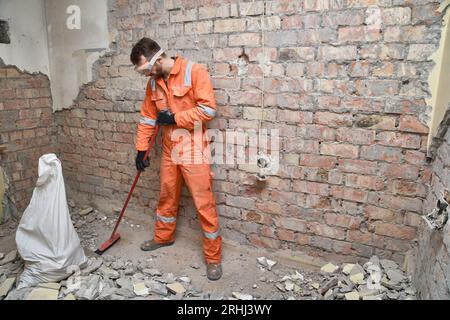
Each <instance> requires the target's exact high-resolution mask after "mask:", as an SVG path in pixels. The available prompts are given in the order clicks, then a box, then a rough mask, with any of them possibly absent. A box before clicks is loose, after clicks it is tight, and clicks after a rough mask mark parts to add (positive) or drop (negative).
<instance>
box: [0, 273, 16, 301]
mask: <svg viewBox="0 0 450 320" xmlns="http://www.w3.org/2000/svg"><path fill="white" fill-rule="evenodd" d="M15 282H16V278H8V279H6V280H5V281H4V282H3V283H2V285H1V286H0V298H3V297H6V296H7V295H8V293H9V291H11V289H12V287H13V286H14V283H15Z"/></svg>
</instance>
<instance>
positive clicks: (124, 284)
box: [116, 278, 133, 290]
mask: <svg viewBox="0 0 450 320" xmlns="http://www.w3.org/2000/svg"><path fill="white" fill-rule="evenodd" d="M116 284H117V285H118V286H119V288H125V289H129V290H133V282H132V281H131V279H129V278H119V279H117V280H116Z"/></svg>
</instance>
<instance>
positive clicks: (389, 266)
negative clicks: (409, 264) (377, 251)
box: [380, 259, 399, 270]
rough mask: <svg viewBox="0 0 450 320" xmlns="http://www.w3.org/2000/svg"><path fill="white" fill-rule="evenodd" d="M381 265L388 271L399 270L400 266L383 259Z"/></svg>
mask: <svg viewBox="0 0 450 320" xmlns="http://www.w3.org/2000/svg"><path fill="white" fill-rule="evenodd" d="M380 264H381V266H382V267H383V269H385V270H388V269H398V268H399V267H398V264H397V263H395V262H394V261H392V260H387V259H381V260H380Z"/></svg>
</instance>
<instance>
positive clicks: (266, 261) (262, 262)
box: [256, 257, 277, 271]
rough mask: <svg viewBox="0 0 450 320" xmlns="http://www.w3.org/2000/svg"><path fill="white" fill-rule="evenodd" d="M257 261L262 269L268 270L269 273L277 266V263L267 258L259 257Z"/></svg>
mask: <svg viewBox="0 0 450 320" xmlns="http://www.w3.org/2000/svg"><path fill="white" fill-rule="evenodd" d="M256 260H257V261H258V263H259V264H260V265H261V266H262V267H264V268H266V269H267V270H269V271H271V270H272V268H273V267H274V266H275V265H276V264H277V261H274V260H270V259H267V258H266V257H259V258H257V259H256Z"/></svg>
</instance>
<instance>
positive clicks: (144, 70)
mask: <svg viewBox="0 0 450 320" xmlns="http://www.w3.org/2000/svg"><path fill="white" fill-rule="evenodd" d="M163 52H164V50H162V49H160V50H159V51H158V52H157V53H155V55H154V56H153V57H152V58H151V59H150V61H147V62H146V63H144V64H143V65H142V66H140V67H138V66H136V67H135V68H134V70H135V71H136V72H138V73H139V74H142V75H148V74H149V73H150V72H151V71H152V68H153V65H154V64H155V62H156V59H158V58H159V57H160V56H161V55H162V54H163Z"/></svg>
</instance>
